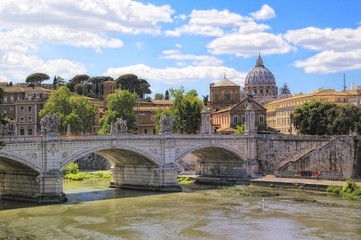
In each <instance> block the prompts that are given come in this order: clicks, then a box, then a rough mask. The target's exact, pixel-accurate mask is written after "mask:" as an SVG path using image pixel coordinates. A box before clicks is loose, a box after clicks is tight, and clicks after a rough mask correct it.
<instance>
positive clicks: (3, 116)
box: [0, 87, 8, 147]
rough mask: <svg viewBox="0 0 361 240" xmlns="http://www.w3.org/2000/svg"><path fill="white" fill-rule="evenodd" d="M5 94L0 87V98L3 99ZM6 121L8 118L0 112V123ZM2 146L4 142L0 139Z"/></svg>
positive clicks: (3, 123) (2, 123)
mask: <svg viewBox="0 0 361 240" xmlns="http://www.w3.org/2000/svg"><path fill="white" fill-rule="evenodd" d="M5 96H6V93H5V92H4V89H3V88H1V87H0V99H1V100H2V99H4V97H5ZM7 123H8V119H7V117H6V115H5V114H4V113H2V112H1V113H0V124H1V125H5V124H7ZM2 146H4V143H3V142H1V141H0V147H2Z"/></svg>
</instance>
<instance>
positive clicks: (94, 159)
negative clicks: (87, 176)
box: [76, 153, 111, 171]
mask: <svg viewBox="0 0 361 240" xmlns="http://www.w3.org/2000/svg"><path fill="white" fill-rule="evenodd" d="M76 163H77V164H78V166H79V169H80V170H83V171H84V170H85V171H89V170H90V171H97V170H109V169H110V167H111V166H110V163H109V161H108V160H106V159H105V158H103V157H101V156H99V155H97V154H95V153H91V154H88V155H86V156H85V157H82V158H79V159H78V160H76Z"/></svg>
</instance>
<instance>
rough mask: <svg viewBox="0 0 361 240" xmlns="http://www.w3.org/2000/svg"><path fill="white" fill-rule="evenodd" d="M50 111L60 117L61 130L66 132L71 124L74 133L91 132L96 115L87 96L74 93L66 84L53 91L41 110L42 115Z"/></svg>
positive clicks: (95, 110)
mask: <svg viewBox="0 0 361 240" xmlns="http://www.w3.org/2000/svg"><path fill="white" fill-rule="evenodd" d="M48 113H53V114H56V115H57V116H58V117H60V124H59V131H60V132H61V133H63V134H64V133H66V131H67V126H68V124H70V127H71V130H72V132H73V133H83V134H84V133H86V132H91V130H92V126H93V120H94V118H95V116H96V113H97V109H95V108H94V107H93V106H92V105H91V103H90V101H89V99H88V98H87V97H85V96H79V95H77V94H72V93H71V92H70V90H69V89H68V88H67V87H66V86H61V87H59V88H58V89H56V90H53V91H52V92H51V95H50V98H49V100H48V101H47V102H46V103H45V105H44V108H43V109H42V110H40V112H39V115H40V117H44V116H45V115H46V114H48Z"/></svg>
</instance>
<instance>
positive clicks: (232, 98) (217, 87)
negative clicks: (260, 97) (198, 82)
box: [210, 76, 241, 113]
mask: <svg viewBox="0 0 361 240" xmlns="http://www.w3.org/2000/svg"><path fill="white" fill-rule="evenodd" d="M239 101H241V87H240V86H239V85H238V84H236V83H234V82H232V81H230V80H228V79H227V78H226V76H224V79H222V80H220V81H218V82H216V83H212V84H211V85H210V110H211V113H213V112H217V111H219V110H222V109H225V108H228V107H229V106H230V105H233V104H236V103H238V102H239Z"/></svg>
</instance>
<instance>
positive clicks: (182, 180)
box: [177, 177, 196, 185]
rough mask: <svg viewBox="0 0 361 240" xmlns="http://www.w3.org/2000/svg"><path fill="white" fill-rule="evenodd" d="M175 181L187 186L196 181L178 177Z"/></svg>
mask: <svg viewBox="0 0 361 240" xmlns="http://www.w3.org/2000/svg"><path fill="white" fill-rule="evenodd" d="M177 181H178V183H179V184H183V185H188V184H191V183H194V182H195V181H196V180H195V179H194V178H191V177H178V178H177Z"/></svg>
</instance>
